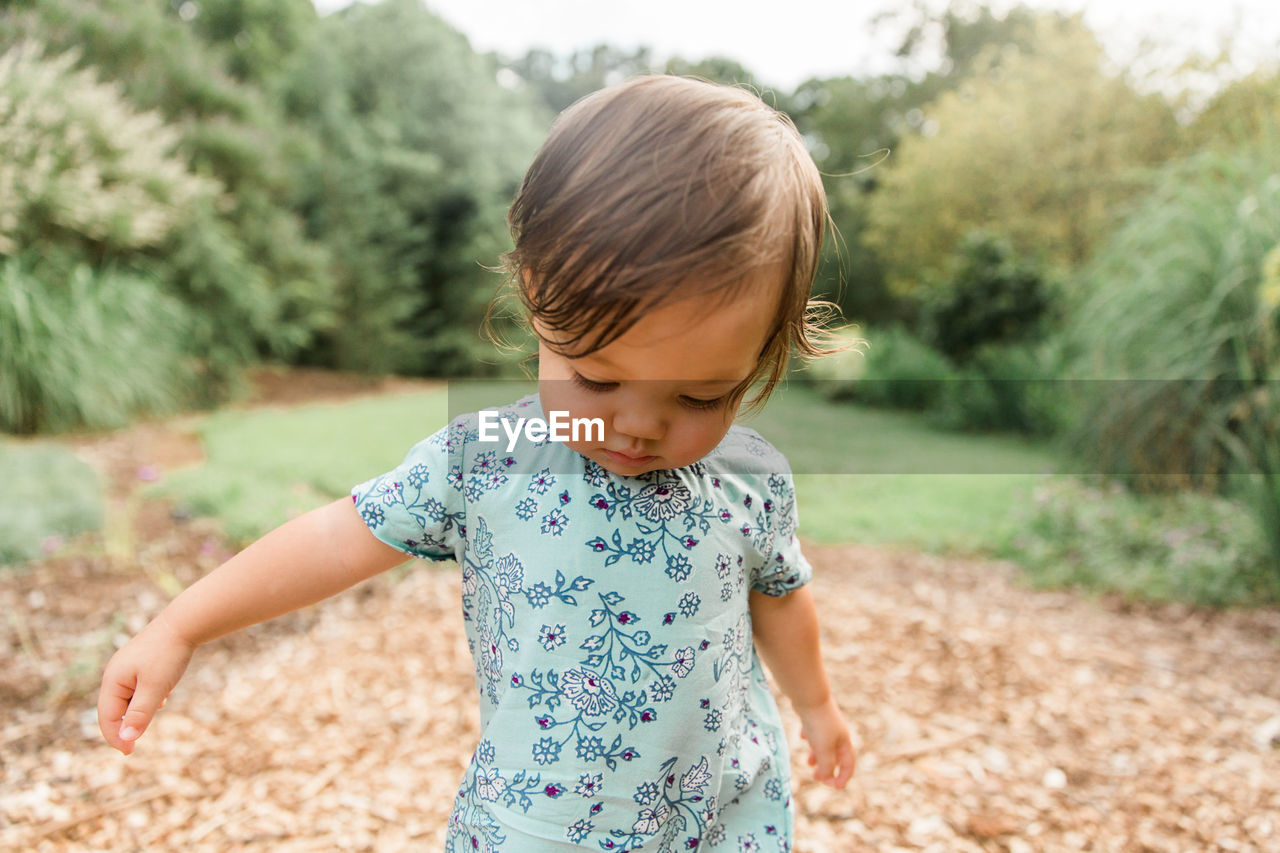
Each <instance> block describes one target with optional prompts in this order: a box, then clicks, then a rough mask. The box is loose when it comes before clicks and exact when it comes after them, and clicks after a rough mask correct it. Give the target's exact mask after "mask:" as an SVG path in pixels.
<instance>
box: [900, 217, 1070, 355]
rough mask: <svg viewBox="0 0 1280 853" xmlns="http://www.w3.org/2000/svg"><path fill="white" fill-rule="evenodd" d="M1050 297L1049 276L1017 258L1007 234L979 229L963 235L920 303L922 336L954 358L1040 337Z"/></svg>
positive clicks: (1049, 304) (1044, 330)
mask: <svg viewBox="0 0 1280 853" xmlns="http://www.w3.org/2000/svg"><path fill="white" fill-rule="evenodd" d="M1052 307H1053V298H1052V294H1051V289H1050V285H1049V282H1047V281H1046V280H1045V276H1044V274H1043V273H1042V272H1041V270H1039V269H1038V268H1037V267H1036V266H1034V265H1033V264H1030V263H1028V262H1026V261H1024V260H1022V259H1020V258H1018V257H1017V256H1016V255H1015V254H1014V252H1013V250H1012V247H1010V245H1009V243H1008V241H1007V240H1004V239H1002V238H1000V237H997V236H995V235H992V234H990V233H987V232H983V231H974V232H971V233H969V234H968V235H966V237H965V238H964V239H963V240H962V241H961V242H960V245H959V246H958V247H957V248H956V253H955V256H954V258H953V259H952V260H951V263H950V267H949V269H948V270H947V273H946V275H945V277H944V278H943V280H942V282H941V283H940V284H939V285H935V286H933V287H930V288H929V291H928V293H927V294H926V295H925V299H924V306H923V317H922V327H923V337H924V340H925V341H926V342H927V343H929V344H930V345H932V346H933V347H934V348H935V349H937V350H938V351H940V352H941V353H942V354H943V355H945V356H947V357H948V358H950V359H951V360H952V361H954V362H956V363H957V364H965V363H966V362H968V361H969V360H970V359H971V358H972V357H973V355H974V353H975V352H977V350H978V349H979V348H980V347H983V346H987V345H991V344H1009V343H1016V342H1021V341H1028V340H1034V339H1037V338H1040V337H1042V336H1043V335H1044V333H1045V332H1046V331H1047V326H1048V320H1049V319H1050V312H1051V309H1052Z"/></svg>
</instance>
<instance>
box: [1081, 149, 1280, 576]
mask: <svg viewBox="0 0 1280 853" xmlns="http://www.w3.org/2000/svg"><path fill="white" fill-rule="evenodd" d="M1278 174H1280V137H1269V138H1264V139H1263V140H1262V141H1260V142H1257V143H1254V144H1252V145H1249V146H1246V147H1244V148H1241V149H1238V150H1236V151H1234V152H1232V153H1217V152H1206V153H1203V154H1200V155H1197V156H1195V157H1192V158H1190V159H1188V160H1187V161H1185V162H1180V163H1177V164H1174V165H1171V166H1170V167H1168V168H1167V169H1165V170H1164V171H1163V173H1162V175H1161V177H1160V180H1159V181H1158V182H1157V184H1156V186H1155V189H1154V190H1153V192H1152V194H1151V196H1150V197H1149V198H1148V199H1147V200H1146V201H1145V202H1144V203H1143V204H1142V205H1141V207H1139V208H1137V209H1136V210H1135V211H1134V212H1133V214H1132V215H1131V216H1130V217H1129V218H1128V219H1127V220H1126V221H1125V223H1124V225H1123V226H1122V227H1121V228H1120V229H1119V230H1118V231H1117V232H1116V234H1115V236H1114V238H1113V239H1112V240H1111V241H1110V242H1109V243H1108V244H1107V246H1106V247H1105V248H1104V249H1103V251H1102V252H1101V253H1100V254H1099V256H1098V258H1097V259H1096V262H1095V263H1094V264H1092V265H1091V267H1090V269H1089V270H1088V273H1087V277H1086V279H1085V285H1086V288H1087V292H1086V294H1085V296H1084V297H1083V299H1082V301H1081V303H1080V304H1079V305H1078V306H1077V307H1076V308H1075V310H1074V311H1073V320H1072V324H1071V327H1070V330H1069V331H1070V334H1069V340H1070V346H1071V348H1072V349H1071V351H1072V353H1073V357H1074V368H1073V375H1074V376H1075V377H1077V378H1080V379H1084V380H1089V381H1084V382H1081V383H1079V384H1078V388H1079V395H1078V396H1079V399H1078V400H1077V401H1076V408H1077V410H1078V412H1079V417H1078V420H1077V421H1076V422H1075V423H1074V425H1073V426H1072V428H1071V429H1070V431H1069V433H1068V437H1069V439H1070V444H1071V446H1072V447H1073V448H1074V449H1075V450H1076V452H1078V453H1079V454H1080V455H1081V456H1082V458H1084V459H1085V460H1086V461H1087V463H1088V464H1089V465H1090V466H1091V467H1092V468H1093V469H1094V470H1097V471H1100V472H1102V473H1105V474H1109V475H1112V476H1117V477H1123V478H1126V479H1128V480H1130V481H1131V482H1134V483H1135V484H1137V485H1139V486H1141V487H1144V488H1158V487H1168V486H1171V485H1173V486H1176V485H1187V484H1191V485H1199V486H1214V485H1215V484H1220V477H1221V475H1223V474H1225V473H1228V472H1235V473H1241V474H1247V475H1250V476H1251V478H1253V479H1252V482H1254V483H1256V488H1255V489H1254V490H1253V491H1252V493H1251V494H1252V500H1251V503H1252V505H1253V508H1254V510H1255V513H1256V514H1257V517H1258V520H1259V521H1260V522H1261V523H1262V525H1263V529H1264V530H1265V531H1267V532H1268V535H1270V536H1271V537H1272V540H1273V541H1272V547H1273V549H1274V550H1273V562H1274V564H1275V568H1276V571H1277V574H1280V524H1277V521H1278V520H1280V399H1277V395H1276V380H1277V378H1280V279H1276V280H1271V279H1269V278H1268V272H1267V271H1268V270H1270V269H1271V266H1270V265H1269V264H1272V263H1274V258H1275V257H1276V256H1275V255H1274V253H1275V252H1276V251H1277V249H1276V247H1277V245H1278V244H1280V178H1278V177H1277V175H1278Z"/></svg>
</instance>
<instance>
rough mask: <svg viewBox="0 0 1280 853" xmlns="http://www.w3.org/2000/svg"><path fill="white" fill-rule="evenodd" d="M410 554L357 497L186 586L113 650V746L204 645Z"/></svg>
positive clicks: (107, 726)
mask: <svg viewBox="0 0 1280 853" xmlns="http://www.w3.org/2000/svg"><path fill="white" fill-rule="evenodd" d="M406 559H408V557H406V555H405V554H403V553H401V552H400V551H397V550H396V549H394V548H392V547H391V546H389V545H385V544H383V543H382V542H380V541H378V539H376V538H375V537H374V536H373V534H372V533H370V532H369V528H368V527H367V526H365V523H364V522H363V521H362V520H361V519H360V516H359V514H358V513H357V512H356V509H355V506H354V505H353V504H352V501H351V499H350V498H343V499H341V500H337V501H334V502H333V503H331V504H329V505H328V506H324V507H321V508H319V509H316V510H312V511H311V512H309V513H307V514H306V515H302V516H299V517H298V518H295V519H293V520H292V521H290V522H288V523H287V524H284V525H282V526H280V527H278V528H276V529H275V530H273V531H272V532H270V533H268V534H267V535H266V536H264V537H262V538H261V539H259V540H258V541H257V542H254V543H253V544H252V545H250V546H249V547H248V548H246V549H244V550H243V551H241V552H240V553H239V554H237V555H236V556H234V557H232V558H231V559H230V560H228V561H227V562H225V563H223V564H222V565H221V566H219V567H218V568H217V569H214V570H213V571H212V572H210V573H209V574H208V575H206V576H205V577H203V578H201V579H200V580H199V581H197V582H196V583H194V584H192V585H191V586H190V587H189V588H187V589H186V590H184V591H183V592H182V593H181V594H180V595H179V596H178V597H177V598H175V599H174V600H173V601H171V602H170V603H169V605H168V606H167V607H166V608H165V609H164V610H163V611H161V613H160V614H159V615H158V616H157V617H156V618H155V619H153V620H152V621H151V623H150V624H148V625H147V626H146V627H145V628H143V629H142V631H140V632H139V633H138V635H137V636H136V637H134V638H133V639H132V640H130V641H129V642H128V643H127V644H126V645H125V646H124V647H123V648H121V649H120V650H119V651H118V652H116V653H115V655H113V656H112V658H111V660H110V661H109V662H108V663H107V668H106V670H105V671H104V672H103V675H102V688H101V690H100V692H99V694H98V726H99V728H101V729H102V734H103V736H104V737H105V738H106V739H107V743H109V744H111V746H113V747H115V748H116V749H118V750H120V751H121V752H123V753H124V754H126V755H128V754H129V753H131V752H132V751H133V747H134V743H135V741H136V740H137V739H138V736H139V735H141V734H142V732H143V731H145V730H146V728H147V725H148V724H149V723H150V722H151V719H152V717H154V716H155V713H156V711H157V710H158V709H159V708H160V707H161V706H162V705H163V704H164V700H165V698H166V697H167V696H168V695H169V693H170V692H171V691H172V690H173V688H174V686H175V685H176V684H177V683H178V679H179V678H181V677H182V673H183V672H184V671H186V668H187V663H188V662H189V661H190V660H191V655H192V653H193V652H194V651H195V649H196V647H197V646H200V645H202V644H204V643H207V642H209V641H210V640H215V639H217V638H218V637H221V636H222V635H224V634H229V633H231V632H232V631H235V630H237V629H239V628H243V627H245V626H247V625H252V624H255V623H257V622H264V621H266V620H267V619H271V618H273V617H275V616H280V615H281V614H284V613H288V612H289V611H291V610H297V609H298V608H299V607H305V606H306V605H308V604H314V603H315V602H317V601H320V600H321V599H324V598H328V597H329V596H331V595H334V594H335V593H338V592H341V591H342V590H344V589H346V588H347V587H349V586H352V585H354V584H356V583H359V582H360V581H362V580H365V579H366V578H369V577H372V576H373V575H376V574H378V573H379V572H382V571H385V570H387V569H390V568H392V567H393V566H397V565H399V564H400V563H403V562H404V561H405V560H406Z"/></svg>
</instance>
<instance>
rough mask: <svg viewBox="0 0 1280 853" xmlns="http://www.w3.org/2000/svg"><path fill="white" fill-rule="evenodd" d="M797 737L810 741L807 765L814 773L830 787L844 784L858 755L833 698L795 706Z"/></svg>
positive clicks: (839, 786)
mask: <svg viewBox="0 0 1280 853" xmlns="http://www.w3.org/2000/svg"><path fill="white" fill-rule="evenodd" d="M796 713H797V714H798V715H799V716H800V737H802V738H804V739H805V740H806V741H808V742H809V766H810V767H813V768H815V769H814V771H813V776H814V778H815V779H817V780H818V781H819V782H825V783H826V784H828V785H830V786H831V787H833V788H843V787H844V786H845V784H846V783H848V781H849V777H850V776H852V775H853V765H854V763H855V762H856V761H857V755H856V753H855V752H854V749H853V739H852V738H851V737H850V736H849V726H848V725H846V724H845V721H844V716H843V715H842V714H841V713H840V709H839V708H838V707H836V703H835V700H834V699H829V700H827V701H826V702H825V703H823V704H821V705H816V706H813V707H811V708H800V707H796Z"/></svg>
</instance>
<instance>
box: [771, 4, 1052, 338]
mask: <svg viewBox="0 0 1280 853" xmlns="http://www.w3.org/2000/svg"><path fill="white" fill-rule="evenodd" d="M1045 14H1046V13H1043V12H1040V11H1037V10H1033V9H1030V8H1028V7H1025V6H1014V7H1013V8H1012V9H1010V10H1008V11H1007V12H1005V13H1004V14H997V13H996V12H993V11H992V10H990V9H988V8H986V7H977V8H964V7H960V6H952V7H948V8H946V9H944V10H942V11H941V12H936V11H934V10H932V9H930V8H928V6H927V5H926V4H923V3H916V4H913V5H911V6H908V7H905V8H899V9H898V10H896V11H893V12H888V13H884V14H882V15H880V16H878V17H877V18H876V19H875V26H876V27H877V29H878V30H879V31H880V32H881V33H882V34H884V35H885V36H886V37H888V38H897V39H898V40H899V47H898V50H897V55H898V57H899V58H900V60H901V64H902V69H901V70H900V71H898V72H896V73H892V74H884V75H880V76H875V77H866V78H858V77H836V78H829V79H812V80H808V81H806V82H805V83H803V84H801V85H800V87H799V88H798V89H797V90H796V91H795V93H794V94H793V95H792V97H791V98H790V99H789V100H788V102H789V106H790V111H791V115H792V117H793V118H794V119H795V121H796V124H797V126H798V127H799V128H800V130H801V132H802V133H803V134H804V135H805V137H806V139H807V140H808V141H809V143H810V149H811V151H812V153H813V156H814V159H815V160H816V161H817V163H818V165H819V167H820V168H821V169H822V170H823V173H824V175H825V177H826V180H825V183H826V188H827V198H828V200H829V202H830V208H831V217H832V220H833V221H834V222H835V225H836V229H837V231H838V234H839V238H838V239H836V238H834V237H833V239H831V240H828V241H827V243H826V245H825V246H824V249H823V260H822V266H821V269H820V272H819V275H818V287H817V289H818V290H819V291H820V292H821V293H822V294H823V295H824V296H826V297H827V298H830V299H833V300H835V301H837V302H838V303H839V304H840V306H841V308H842V310H843V311H844V313H845V315H846V316H849V317H851V318H854V319H856V320H860V321H866V322H871V323H876V324H891V323H898V322H904V321H907V320H908V319H909V318H910V317H911V316H912V315H913V314H914V312H915V308H914V306H913V305H911V304H910V302H909V301H908V300H905V299H903V297H902V294H898V293H894V292H893V291H892V290H891V289H890V287H889V282H888V274H887V270H886V268H885V263H884V260H883V259H882V257H881V254H880V253H879V252H878V251H876V249H875V248H874V247H873V246H872V245H871V244H870V243H869V241H868V239H867V233H868V227H869V224H870V202H871V199H872V197H873V196H874V195H875V193H876V191H877V190H878V188H879V187H880V183H881V179H882V177H883V175H884V173H885V170H886V169H887V168H888V164H889V162H890V161H889V160H887V159H886V158H891V159H892V161H896V160H897V159H898V149H899V144H900V142H901V140H903V139H905V138H909V137H915V136H918V135H920V133H921V131H922V129H923V128H925V127H926V126H928V125H927V124H926V120H927V118H928V116H927V115H926V113H925V110H924V107H925V106H926V105H927V104H928V103H930V102H931V101H933V100H935V99H937V98H938V97H939V96H940V95H941V94H943V93H944V92H948V91H952V90H954V89H956V88H957V87H959V86H960V85H961V84H962V83H963V82H964V81H965V80H967V79H968V78H969V77H970V76H971V75H972V74H973V73H974V66H975V63H976V62H977V61H978V59H979V57H982V58H983V61H984V63H990V64H991V65H992V66H993V67H994V66H998V65H999V63H1000V62H1001V61H1003V59H1004V57H1006V56H1012V55H1014V54H1016V53H1017V52H1019V51H1025V50H1029V49H1030V48H1031V46H1032V44H1033V42H1034V37H1035V32H1036V22H1037V21H1038V20H1039V19H1040V18H1041V17H1044V16H1045ZM895 30H896V32H894V31H895ZM842 279H843V282H842ZM842 285H843V286H842Z"/></svg>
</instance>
